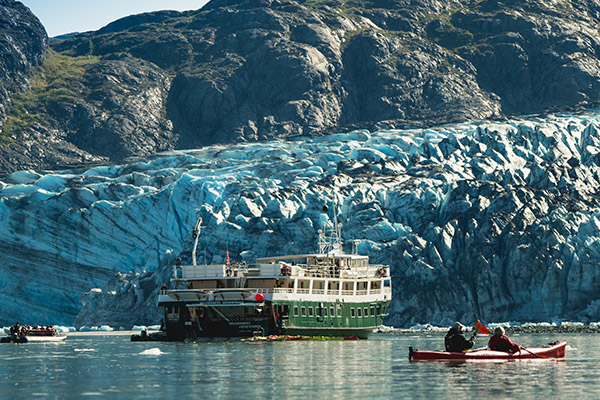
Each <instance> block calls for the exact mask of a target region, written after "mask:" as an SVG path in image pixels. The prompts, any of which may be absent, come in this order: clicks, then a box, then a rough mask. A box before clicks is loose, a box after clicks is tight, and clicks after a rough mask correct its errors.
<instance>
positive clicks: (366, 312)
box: [363, 307, 369, 317]
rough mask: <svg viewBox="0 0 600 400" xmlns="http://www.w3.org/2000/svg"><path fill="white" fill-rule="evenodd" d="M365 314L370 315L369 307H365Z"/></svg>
mask: <svg viewBox="0 0 600 400" xmlns="http://www.w3.org/2000/svg"><path fill="white" fill-rule="evenodd" d="M363 315H364V316H365V317H368V316H369V309H368V308H367V307H365V309H364V314H363Z"/></svg>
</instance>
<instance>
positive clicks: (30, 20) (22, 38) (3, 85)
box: [0, 0, 48, 123]
mask: <svg viewBox="0 0 600 400" xmlns="http://www.w3.org/2000/svg"><path fill="white" fill-rule="evenodd" d="M47 48H48V35H46V30H45V29H44V27H43V26H42V24H41V23H40V21H39V20H38V19H37V18H36V17H35V16H34V15H33V14H32V13H31V11H30V10H29V9H28V8H27V7H25V6H24V5H23V4H21V3H18V2H15V1H13V0H0V123H2V122H4V120H5V118H6V111H7V108H8V107H9V101H8V97H9V95H10V94H12V93H15V92H19V91H23V90H26V89H27V88H28V87H29V82H28V79H27V78H28V77H29V76H30V74H31V72H32V68H33V67H35V66H38V65H40V64H41V63H42V61H43V60H44V55H45V53H46V50H47Z"/></svg>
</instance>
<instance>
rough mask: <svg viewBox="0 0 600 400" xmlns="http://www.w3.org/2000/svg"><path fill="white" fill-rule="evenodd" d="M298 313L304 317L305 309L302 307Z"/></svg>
mask: <svg viewBox="0 0 600 400" xmlns="http://www.w3.org/2000/svg"><path fill="white" fill-rule="evenodd" d="M300 311H301V312H302V316H303V317H306V307H302V308H301V309H300Z"/></svg>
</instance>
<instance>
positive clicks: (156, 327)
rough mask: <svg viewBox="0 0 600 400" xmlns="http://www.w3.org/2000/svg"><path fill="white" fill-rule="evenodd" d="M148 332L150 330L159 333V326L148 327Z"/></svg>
mask: <svg viewBox="0 0 600 400" xmlns="http://www.w3.org/2000/svg"><path fill="white" fill-rule="evenodd" d="M148 330H151V331H159V330H160V325H150V326H149V327H148Z"/></svg>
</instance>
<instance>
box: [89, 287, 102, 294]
mask: <svg viewBox="0 0 600 400" xmlns="http://www.w3.org/2000/svg"><path fill="white" fill-rule="evenodd" d="M90 292H93V293H102V289H100V288H92V289H90Z"/></svg>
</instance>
